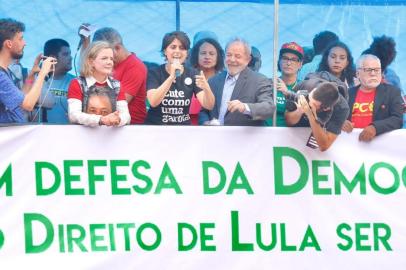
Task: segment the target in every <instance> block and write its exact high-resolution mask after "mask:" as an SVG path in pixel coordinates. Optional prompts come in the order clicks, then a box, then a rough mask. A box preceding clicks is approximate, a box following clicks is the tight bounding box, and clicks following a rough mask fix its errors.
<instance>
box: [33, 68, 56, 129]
mask: <svg viewBox="0 0 406 270" xmlns="http://www.w3.org/2000/svg"><path fill="white" fill-rule="evenodd" d="M54 77H55V67H54V69H53V70H52V74H51V78H49V79H48V80H49V85H48V88H47V90H46V92H45V95H44V98H43V99H42V101H41V102H40V104H39V106H38V109H37V110H36V112H35V114H34V116H33V117H32V120H34V119H35V117H37V116H38V124H41V121H42V119H41V117H42V115H41V114H40V111H41V110H42V106H43V105H44V102H45V100H46V98H47V96H48V93H49V92H50V90H51V87H52V83H53V81H54ZM41 95H42V89H41ZM41 95H40V98H41Z"/></svg>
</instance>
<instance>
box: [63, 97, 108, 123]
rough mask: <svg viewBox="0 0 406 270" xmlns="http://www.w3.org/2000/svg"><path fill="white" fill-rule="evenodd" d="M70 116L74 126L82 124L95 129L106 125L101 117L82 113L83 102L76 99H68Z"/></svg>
mask: <svg viewBox="0 0 406 270" xmlns="http://www.w3.org/2000/svg"><path fill="white" fill-rule="evenodd" d="M68 115H69V121H70V122H71V123H72V124H81V125H85V126H90V127H95V126H99V125H100V124H105V123H104V122H103V121H102V120H101V116H100V115H96V114H89V113H84V112H82V101H81V100H80V99H76V98H68Z"/></svg>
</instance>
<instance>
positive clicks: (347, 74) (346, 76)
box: [317, 41, 355, 86]
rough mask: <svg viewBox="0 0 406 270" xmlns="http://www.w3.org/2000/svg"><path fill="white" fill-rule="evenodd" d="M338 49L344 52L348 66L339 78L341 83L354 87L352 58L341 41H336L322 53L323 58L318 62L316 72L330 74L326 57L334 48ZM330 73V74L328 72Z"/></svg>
mask: <svg viewBox="0 0 406 270" xmlns="http://www.w3.org/2000/svg"><path fill="white" fill-rule="evenodd" d="M335 47H339V48H342V49H344V50H345V52H346V53H347V60H348V65H347V67H346V68H345V69H344V70H343V72H342V74H341V77H340V78H339V79H340V80H341V81H343V82H345V81H347V82H348V85H350V86H352V85H354V77H355V65H354V58H353V57H352V55H351V51H350V49H349V48H348V46H347V45H345V44H344V43H343V42H341V41H337V42H335V43H333V44H331V45H330V46H329V47H328V48H327V50H325V51H324V53H323V57H322V59H321V61H320V64H319V67H318V69H317V71H328V72H330V67H329V66H328V56H329V54H330V51H331V50H332V49H333V48H335ZM330 73H331V72H330Z"/></svg>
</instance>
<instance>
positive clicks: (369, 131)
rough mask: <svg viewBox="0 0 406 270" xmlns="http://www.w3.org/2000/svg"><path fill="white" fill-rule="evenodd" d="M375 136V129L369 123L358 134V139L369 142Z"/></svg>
mask: <svg viewBox="0 0 406 270" xmlns="http://www.w3.org/2000/svg"><path fill="white" fill-rule="evenodd" d="M375 136H376V129H375V127H374V126H373V125H369V126H367V127H366V128H364V130H363V131H362V132H361V133H360V134H359V137H358V139H359V140H360V141H361V142H369V141H371V140H372V139H373V138H375Z"/></svg>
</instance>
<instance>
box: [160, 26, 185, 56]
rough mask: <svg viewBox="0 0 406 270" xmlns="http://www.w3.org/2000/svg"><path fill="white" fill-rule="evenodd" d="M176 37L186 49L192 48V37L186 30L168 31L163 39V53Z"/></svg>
mask: <svg viewBox="0 0 406 270" xmlns="http://www.w3.org/2000/svg"><path fill="white" fill-rule="evenodd" d="M175 39H177V40H179V41H180V43H182V45H183V47H184V48H185V50H187V51H188V50H189V49H190V39H189V37H188V36H187V34H186V33H185V32H182V31H173V32H170V33H166V34H165V36H164V38H163V39H162V46H161V53H162V55H164V51H165V49H166V48H167V47H168V46H169V44H171V43H172V42H173V41H174V40H175Z"/></svg>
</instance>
